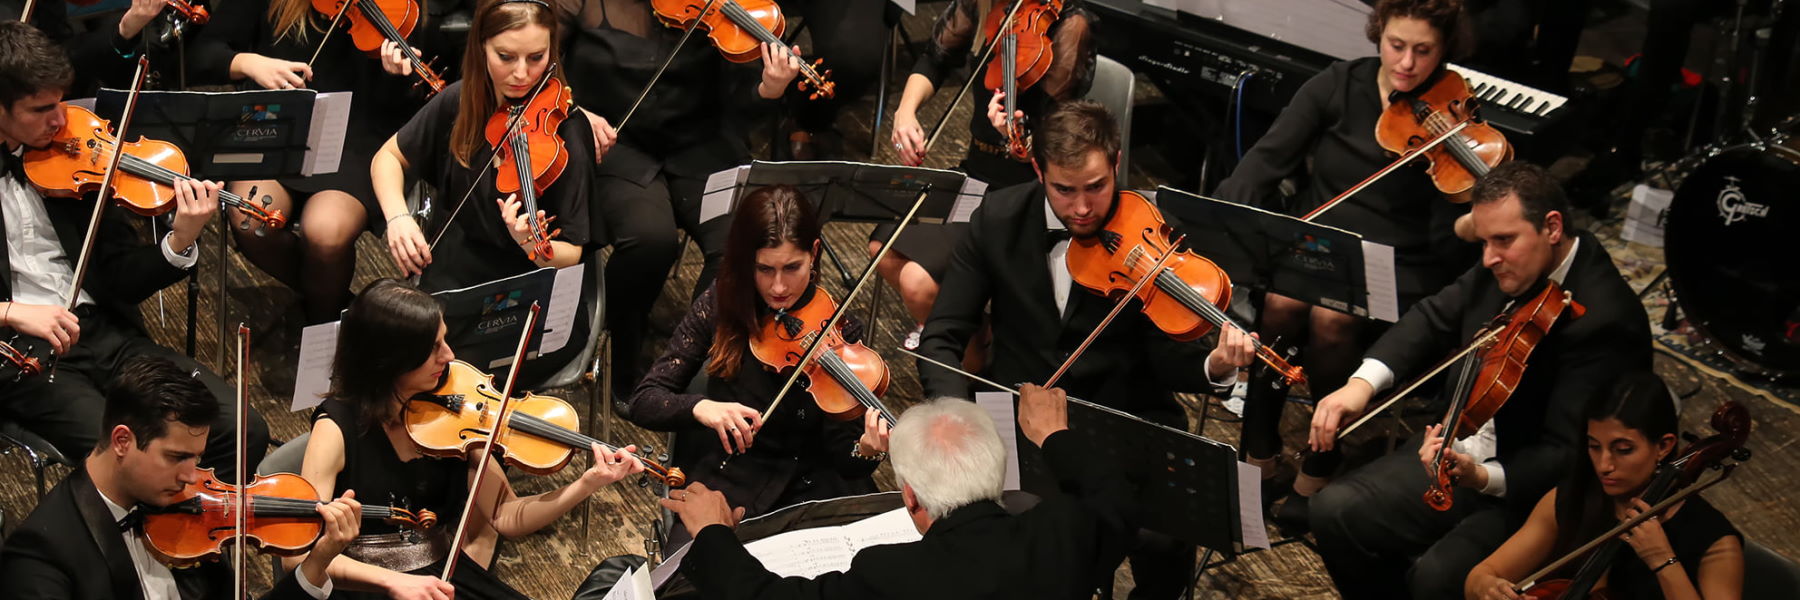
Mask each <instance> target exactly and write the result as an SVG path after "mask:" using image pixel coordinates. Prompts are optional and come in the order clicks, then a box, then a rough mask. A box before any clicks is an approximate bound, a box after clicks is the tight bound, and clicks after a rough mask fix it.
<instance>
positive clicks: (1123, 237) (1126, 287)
mask: <svg viewBox="0 0 1800 600" xmlns="http://www.w3.org/2000/svg"><path fill="white" fill-rule="evenodd" d="M1169 233H1170V227H1169V225H1168V223H1167V222H1166V221H1164V220H1163V216H1162V213H1161V212H1159V211H1157V209H1156V207H1155V206H1153V205H1151V204H1150V201H1149V200H1147V199H1145V198H1144V196H1143V195H1142V194H1139V193H1137V192H1133V191H1121V192H1119V199H1118V202H1117V204H1116V206H1115V207H1114V208H1113V214H1112V216H1111V217H1109V218H1108V219H1107V221H1106V224H1105V225H1103V226H1102V227H1101V230H1100V232H1099V234H1098V235H1094V236H1088V237H1076V238H1074V239H1072V240H1071V241H1070V243H1069V253H1068V257H1067V261H1068V265H1069V275H1070V277H1071V278H1072V279H1074V280H1075V283H1078V284H1081V286H1082V287H1085V288H1087V289H1088V290H1089V291H1092V292H1094V293H1096V294H1100V295H1102V296H1112V297H1120V296H1123V295H1125V294H1127V293H1135V294H1136V298H1137V299H1138V300H1139V301H1140V302H1141V303H1142V308H1143V312H1144V315H1145V316H1147V317H1149V318H1150V322H1151V323H1154V324H1155V325H1156V327H1157V328H1158V329H1161V330H1162V331H1163V333H1167V334H1169V336H1170V337H1173V338H1175V339H1177V340H1180V341H1184V342H1186V341H1192V340H1196V339H1199V338H1201V337H1202V336H1205V335H1206V334H1207V333H1208V332H1210V331H1212V330H1213V328H1215V327H1231V328H1234V329H1238V330H1240V331H1247V330H1245V329H1244V327H1243V326H1242V325H1239V324H1238V323H1237V322H1236V321H1234V320H1232V318H1231V315H1229V314H1226V313H1225V307H1227V306H1230V305H1231V277H1230V276H1228V275H1226V273H1225V270H1224V269H1221V268H1219V265H1217V264H1215V263H1213V262H1212V261H1211V260H1207V259H1206V258H1205V257H1203V256H1200V255H1199V254H1196V253H1194V252H1193V251H1191V250H1177V249H1176V248H1175V246H1176V245H1175V244H1174V243H1172V242H1171V241H1170V239H1169ZM1165 256H1167V259H1166V261H1165V260H1164V257H1165ZM1159 261H1163V262H1162V264H1163V267H1162V268H1161V269H1154V270H1155V273H1154V275H1152V273H1151V271H1152V270H1153V268H1154V266H1155V265H1156V264H1158V262H1159ZM1146 277H1149V281H1146V282H1144V283H1146V284H1148V285H1138V283H1139V281H1140V280H1142V279H1144V278H1146ZM1133 290H1136V291H1135V292H1133ZM1251 340H1252V343H1254V344H1255V346H1256V357H1257V358H1258V359H1261V360H1262V362H1263V364H1265V365H1268V367H1269V368H1271V369H1274V370H1275V372H1276V373H1277V374H1279V375H1280V376H1281V378H1282V379H1283V380H1285V381H1287V382H1288V383H1289V384H1293V383H1297V382H1301V381H1306V374H1305V373H1304V372H1303V371H1302V370H1301V369H1300V367H1296V366H1294V365H1291V364H1288V362H1287V360H1286V359H1284V358H1282V357H1281V355H1280V354H1277V353H1276V352H1275V351H1274V350H1273V349H1271V348H1269V347H1268V346H1266V345H1264V344H1263V343H1262V342H1261V341H1259V340H1256V339H1255V338H1251Z"/></svg>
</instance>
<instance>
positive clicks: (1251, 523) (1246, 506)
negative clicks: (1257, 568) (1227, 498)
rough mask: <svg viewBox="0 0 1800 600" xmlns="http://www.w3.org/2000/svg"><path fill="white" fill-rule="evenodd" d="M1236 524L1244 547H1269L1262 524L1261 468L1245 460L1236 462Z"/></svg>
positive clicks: (1267, 537)
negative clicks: (1241, 530) (1240, 528)
mask: <svg viewBox="0 0 1800 600" xmlns="http://www.w3.org/2000/svg"><path fill="white" fill-rule="evenodd" d="M1237 468H1238V469H1237V475H1238V524H1239V525H1240V526H1241V527H1242V528H1243V537H1241V538H1238V539H1239V540H1241V541H1242V542H1243V544H1244V547H1246V548H1262V549H1264V550H1267V549H1268V548H1269V528H1268V527H1266V526H1264V525H1263V514H1262V468H1261V467H1258V466H1256V465H1252V464H1250V463H1247V462H1242V461H1240V462H1238V463H1237Z"/></svg>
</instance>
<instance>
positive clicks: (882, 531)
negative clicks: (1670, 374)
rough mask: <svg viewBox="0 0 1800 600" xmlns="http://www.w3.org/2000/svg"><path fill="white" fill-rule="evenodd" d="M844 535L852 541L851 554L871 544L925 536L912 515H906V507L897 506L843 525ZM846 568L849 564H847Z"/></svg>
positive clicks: (878, 544) (900, 541) (901, 541)
mask: <svg viewBox="0 0 1800 600" xmlns="http://www.w3.org/2000/svg"><path fill="white" fill-rule="evenodd" d="M843 528H844V537H846V538H847V539H848V540H849V541H850V550H851V554H855V553H857V552H862V551H863V550H864V549H866V548H868V547H870V546H885V545H888V544H910V543H912V542H916V541H919V540H920V539H922V538H923V537H924V536H923V535H920V534H919V528H918V526H916V525H913V522H912V517H909V516H907V515H906V509H904V508H896V509H894V510H890V511H887V512H884V513H881V514H879V515H875V516H873V517H869V518H867V519H863V520H861V521H857V522H855V523H849V524H846V525H843ZM845 567H846V568H848V567H849V565H845Z"/></svg>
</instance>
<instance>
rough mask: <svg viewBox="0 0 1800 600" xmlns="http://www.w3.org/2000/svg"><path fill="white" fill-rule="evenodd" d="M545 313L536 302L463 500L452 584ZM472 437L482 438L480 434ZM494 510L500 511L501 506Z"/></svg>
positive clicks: (448, 570) (448, 565) (448, 568)
mask: <svg viewBox="0 0 1800 600" xmlns="http://www.w3.org/2000/svg"><path fill="white" fill-rule="evenodd" d="M541 310H542V308H541V307H540V306H539V305H538V303H537V302H532V303H531V312H530V313H528V314H526V315H525V330H524V331H521V332H520V333H519V347H518V349H517V350H514V351H513V362H512V366H510V367H508V368H507V375H506V389H505V390H504V391H502V392H501V394H500V411H499V413H498V415H499V416H497V417H495V418H494V426H493V427H491V428H489V429H488V431H487V443H486V444H483V445H482V450H481V464H479V465H476V466H475V478H474V481H475V483H474V486H473V489H470V490H469V495H468V497H466V498H464V499H463V509H462V515H461V516H459V517H457V518H456V537H453V538H450V554H449V557H448V558H445V559H444V574H443V576H442V577H441V579H443V580H444V581H450V576H451V575H453V574H455V573H456V557H457V556H458V555H460V554H461V553H462V545H463V537H464V534H465V533H466V532H467V531H468V528H469V513H471V512H474V511H475V496H476V495H478V493H479V492H480V491H481V486H482V484H483V483H485V482H486V481H487V471H488V463H491V462H498V461H499V459H498V458H495V457H494V456H493V454H494V446H495V442H494V439H495V438H496V437H498V436H499V435H500V432H502V431H506V427H507V425H506V421H507V420H508V419H509V418H511V417H512V414H511V413H510V412H508V410H509V409H510V408H512V400H513V397H512V395H513V388H514V387H517V386H518V384H519V370H520V368H521V367H523V366H524V365H525V351H526V349H527V348H529V347H530V345H531V330H532V329H534V328H536V327H537V321H538V313H539V312H540V311H541ZM472 433H473V434H474V435H481V433H480V432H479V431H477V432H472ZM469 453H470V454H471V455H473V454H474V451H473V450H471V451H470V452H469ZM499 492H500V490H495V492H494V494H495V495H494V497H495V499H496V500H498V499H499ZM494 508H495V509H496V510H498V509H499V507H498V506H495V507H494Z"/></svg>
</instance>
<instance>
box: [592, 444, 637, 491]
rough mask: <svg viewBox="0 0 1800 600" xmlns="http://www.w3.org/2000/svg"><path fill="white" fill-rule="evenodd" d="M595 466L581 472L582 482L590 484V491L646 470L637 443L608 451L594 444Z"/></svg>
mask: <svg viewBox="0 0 1800 600" xmlns="http://www.w3.org/2000/svg"><path fill="white" fill-rule="evenodd" d="M590 449H591V450H593V451H594V466H591V467H588V470H587V471H586V472H583V473H582V474H581V482H582V483H583V484H586V485H588V486H590V490H589V491H590V492H591V491H592V490H597V489H600V488H603V487H606V486H608V485H612V484H613V483H615V482H617V481H619V480H621V479H624V478H626V477H630V476H632V475H635V474H638V473H642V472H644V463H641V462H638V459H637V457H636V456H633V455H634V454H636V453H637V445H636V444H633V445H630V446H626V447H624V448H620V449H618V450H615V451H612V452H607V451H606V450H604V449H602V448H601V447H600V445H599V444H593V446H592V448H590Z"/></svg>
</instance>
